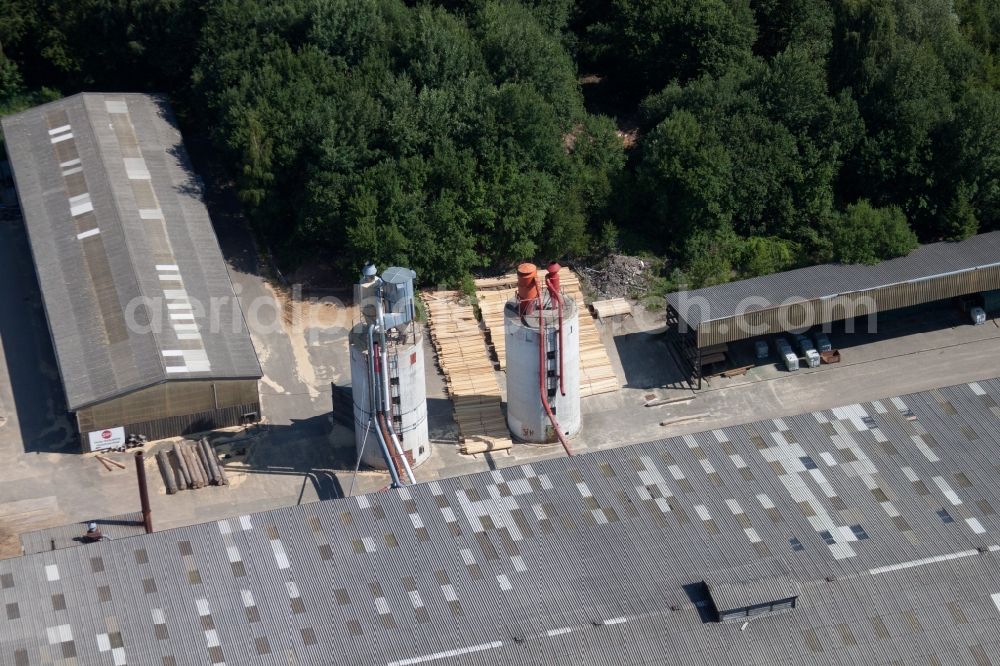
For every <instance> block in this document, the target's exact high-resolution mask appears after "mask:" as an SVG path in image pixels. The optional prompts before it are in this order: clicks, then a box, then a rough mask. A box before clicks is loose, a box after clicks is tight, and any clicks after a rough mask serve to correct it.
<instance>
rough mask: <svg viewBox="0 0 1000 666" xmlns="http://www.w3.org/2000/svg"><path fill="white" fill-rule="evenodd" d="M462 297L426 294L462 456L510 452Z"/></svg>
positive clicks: (479, 339)
mask: <svg viewBox="0 0 1000 666" xmlns="http://www.w3.org/2000/svg"><path fill="white" fill-rule="evenodd" d="M459 296H460V295H459V293H458V292H457V291H435V292H424V302H425V303H426V304H427V319H428V322H429V323H430V330H431V340H432V341H433V342H434V347H435V349H436V350H437V358H438V365H440V366H441V371H442V372H443V373H444V376H445V381H446V382H447V385H448V394H449V395H450V396H451V400H452V403H453V404H454V408H455V423H457V424H458V430H459V433H460V435H461V441H462V453H483V452H485V451H497V450H500V449H509V448H510V447H511V440H510V433H509V432H508V430H507V422H506V420H505V419H504V416H503V412H502V411H501V409H500V404H501V401H500V387H499V385H497V377H496V372H495V370H494V369H493V363H492V362H491V361H490V359H489V357H488V356H487V353H486V348H485V345H484V344H483V333H482V330H481V329H480V328H479V322H478V321H476V315H475V313H474V312H473V310H472V306H471V305H465V304H463V303H461V301H460V298H459Z"/></svg>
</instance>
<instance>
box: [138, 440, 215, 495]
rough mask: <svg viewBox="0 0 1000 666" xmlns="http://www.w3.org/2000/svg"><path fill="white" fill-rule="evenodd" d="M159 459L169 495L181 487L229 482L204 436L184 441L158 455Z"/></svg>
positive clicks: (198, 486) (192, 488) (181, 488)
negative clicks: (198, 439) (193, 440)
mask: <svg viewBox="0 0 1000 666" xmlns="http://www.w3.org/2000/svg"><path fill="white" fill-rule="evenodd" d="M156 462H157V465H158V466H159V468H160V474H161V475H162V476H163V484H164V486H166V488H167V494H168V495H173V494H174V493H176V492H177V491H178V490H185V489H189V490H197V489H198V488H204V487H205V486H225V485H227V484H228V483H229V481H228V479H227V478H226V473H225V470H224V469H223V467H222V465H220V464H219V459H218V457H217V456H216V455H215V450H214V449H213V448H212V445H211V444H209V443H208V439H207V438H204V437H203V438H202V439H201V440H200V441H198V442H191V441H187V440H184V441H181V442H178V443H177V444H175V445H174V448H173V449H171V450H170V451H160V452H159V453H157V454H156Z"/></svg>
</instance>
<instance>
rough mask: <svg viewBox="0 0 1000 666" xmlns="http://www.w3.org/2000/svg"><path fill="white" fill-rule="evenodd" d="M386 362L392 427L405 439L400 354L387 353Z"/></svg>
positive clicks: (400, 437)
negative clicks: (400, 382) (400, 381)
mask: <svg viewBox="0 0 1000 666" xmlns="http://www.w3.org/2000/svg"><path fill="white" fill-rule="evenodd" d="M386 362H387V364H388V366H389V367H388V368H387V370H388V371H389V399H390V401H391V403H392V404H390V405H389V413H390V414H391V415H392V429H393V430H395V431H396V434H397V435H399V439H400V441H402V439H403V414H402V404H401V399H400V393H399V355H398V354H387V355H386Z"/></svg>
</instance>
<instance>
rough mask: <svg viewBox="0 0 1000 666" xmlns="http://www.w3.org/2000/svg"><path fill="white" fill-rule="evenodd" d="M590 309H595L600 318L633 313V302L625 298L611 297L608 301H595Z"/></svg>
mask: <svg viewBox="0 0 1000 666" xmlns="http://www.w3.org/2000/svg"><path fill="white" fill-rule="evenodd" d="M590 309H591V310H593V312H594V314H595V315H597V318H598V319H607V318H608V317H617V316H619V315H627V314H632V304H631V303H629V302H628V301H626V300H625V299H624V298H609V299H608V300H606V301H594V302H593V303H591V304H590Z"/></svg>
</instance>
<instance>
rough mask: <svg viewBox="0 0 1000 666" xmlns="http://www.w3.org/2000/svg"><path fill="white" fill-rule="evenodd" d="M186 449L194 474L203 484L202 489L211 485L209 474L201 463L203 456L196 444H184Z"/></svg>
mask: <svg viewBox="0 0 1000 666" xmlns="http://www.w3.org/2000/svg"><path fill="white" fill-rule="evenodd" d="M184 448H185V449H186V450H187V454H188V461H189V462H190V464H191V466H192V468H193V469H194V473H195V474H197V475H198V480H199V481H200V482H201V486H199V487H201V488H204V487H205V486H207V485H209V479H208V472H206V471H205V465H204V463H202V461H201V455H199V454H198V450H197V448H195V445H194V442H190V441H188V442H184Z"/></svg>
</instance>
